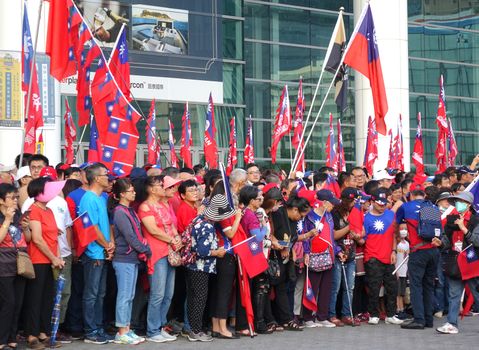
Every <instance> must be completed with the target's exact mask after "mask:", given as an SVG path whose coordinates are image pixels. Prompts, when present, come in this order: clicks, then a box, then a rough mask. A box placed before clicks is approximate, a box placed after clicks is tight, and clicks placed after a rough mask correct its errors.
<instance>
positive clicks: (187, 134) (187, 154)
mask: <svg viewBox="0 0 479 350" xmlns="http://www.w3.org/2000/svg"><path fill="white" fill-rule="evenodd" d="M181 121H182V131H181V148H180V156H181V158H183V163H184V165H185V166H186V167H188V168H193V160H192V158H191V146H193V139H192V135H191V115H190V111H189V109H188V102H186V104H185V111H184V112H183V117H182V118H181Z"/></svg>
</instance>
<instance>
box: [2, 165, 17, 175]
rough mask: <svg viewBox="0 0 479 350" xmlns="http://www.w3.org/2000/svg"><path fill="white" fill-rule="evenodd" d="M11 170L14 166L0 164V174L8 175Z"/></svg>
mask: <svg viewBox="0 0 479 350" xmlns="http://www.w3.org/2000/svg"><path fill="white" fill-rule="evenodd" d="M13 169H15V165H3V164H0V173H8V172H9V171H12V170H13Z"/></svg>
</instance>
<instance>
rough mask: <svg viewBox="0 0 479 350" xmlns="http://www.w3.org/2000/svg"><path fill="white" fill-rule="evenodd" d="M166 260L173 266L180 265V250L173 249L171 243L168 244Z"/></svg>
mask: <svg viewBox="0 0 479 350" xmlns="http://www.w3.org/2000/svg"><path fill="white" fill-rule="evenodd" d="M168 262H169V263H170V265H171V266H173V267H178V266H181V265H182V264H181V262H182V261H181V254H180V252H179V251H176V250H174V249H173V247H172V246H171V245H168Z"/></svg>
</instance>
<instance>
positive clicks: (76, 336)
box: [70, 332, 84, 340]
mask: <svg viewBox="0 0 479 350" xmlns="http://www.w3.org/2000/svg"><path fill="white" fill-rule="evenodd" d="M70 337H71V338H72V340H82V339H83V338H84V336H83V333H82V332H71V333H70Z"/></svg>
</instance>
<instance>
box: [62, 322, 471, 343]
mask: <svg viewBox="0 0 479 350" xmlns="http://www.w3.org/2000/svg"><path fill="white" fill-rule="evenodd" d="M434 322H435V324H434V325H435V327H438V326H440V325H441V324H442V323H443V322H445V321H444V319H440V320H439V319H435V320H434ZM478 344H479V316H475V317H466V318H465V319H464V320H462V321H460V333H459V334H458V335H443V334H439V333H437V332H436V330H435V329H431V328H428V329H425V330H403V329H401V328H400V327H399V326H393V325H385V324H384V323H382V322H381V324H379V325H378V326H369V325H367V324H362V325H361V327H355V328H352V327H344V328H333V329H325V328H315V329H306V330H304V331H302V332H281V333H274V334H272V335H263V336H258V337H255V338H254V339H251V338H241V339H238V340H218V339H215V340H214V341H213V342H211V343H198V342H195V343H191V342H188V341H187V340H185V339H184V338H179V339H178V340H177V341H175V342H171V343H167V344H154V343H148V342H147V343H144V344H141V345H138V346H136V347H134V349H135V350H146V349H171V350H172V349H181V350H183V349H184V350H189V349H205V350H206V349H207V350H215V349H218V350H229V349H232V350H233V349H268V350H273V349H279V350H283V349H284V350H286V349H288V350H299V349H312V350H313V349H314V350H317V349H329V350H335V349H346V350H361V349H367V350H373V349H381V350H388V349H392V350H409V349H411V350H416V349H418V350H426V349H435V350H439V349H441V350H442V349H453V350H459V349H470V350H471V349H477V346H478ZM121 348H127V346H124V345H116V344H109V345H91V344H85V343H83V342H74V343H73V344H71V345H64V347H63V349H65V350H72V349H75V350H76V349H78V350H90V349H98V350H113V349H121Z"/></svg>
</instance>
